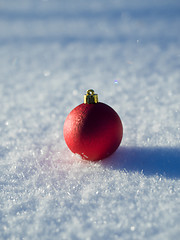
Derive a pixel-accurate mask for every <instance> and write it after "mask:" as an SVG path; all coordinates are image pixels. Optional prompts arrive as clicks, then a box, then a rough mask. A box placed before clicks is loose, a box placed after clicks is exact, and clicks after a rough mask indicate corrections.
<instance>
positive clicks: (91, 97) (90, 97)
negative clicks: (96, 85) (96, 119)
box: [84, 89, 98, 104]
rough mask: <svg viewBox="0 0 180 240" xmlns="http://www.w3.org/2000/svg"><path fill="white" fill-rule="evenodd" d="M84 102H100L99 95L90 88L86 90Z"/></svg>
mask: <svg viewBox="0 0 180 240" xmlns="http://www.w3.org/2000/svg"><path fill="white" fill-rule="evenodd" d="M84 103H85V104H91V103H98V95H97V94H94V90H93V89H89V90H87V91H86V94H85V95H84Z"/></svg>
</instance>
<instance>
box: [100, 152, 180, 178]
mask: <svg viewBox="0 0 180 240" xmlns="http://www.w3.org/2000/svg"><path fill="white" fill-rule="evenodd" d="M102 165H104V166H105V167H111V168H112V169H116V170H117V169H122V170H126V171H127V172H129V171H134V172H143V174H144V175H147V176H149V175H162V176H165V177H167V178H180V148H166V147H153V148H148V147H120V148H119V149H118V150H117V151H116V152H115V153H114V154H113V155H112V156H110V157H109V158H107V159H105V160H103V161H102Z"/></svg>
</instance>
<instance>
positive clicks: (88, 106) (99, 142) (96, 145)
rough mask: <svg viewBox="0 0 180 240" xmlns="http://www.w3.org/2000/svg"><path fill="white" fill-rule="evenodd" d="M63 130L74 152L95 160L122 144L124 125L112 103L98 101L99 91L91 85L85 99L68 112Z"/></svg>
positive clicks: (107, 154) (104, 156)
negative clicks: (96, 92) (110, 104)
mask: <svg viewBox="0 0 180 240" xmlns="http://www.w3.org/2000/svg"><path fill="white" fill-rule="evenodd" d="M63 133H64V139H65V142H66V144H67V146H68V147H69V149H70V150H71V151H72V152H73V153H77V154H79V155H80V156H81V157H82V158H83V159H87V160H93V161H95V160H100V159H103V158H106V157H108V156H109V155H111V154H112V153H113V152H114V151H115V150H116V149H117V148H118V147H119V145H120V143H121V140H122V135H123V126H122V122H121V119H120V118H119V116H118V114H117V113H116V112H115V111H114V110H113V109H112V108H111V107H110V106H108V105H106V104H104V103H101V102H98V95H97V94H94V90H92V89H90V90H87V94H86V95H84V103H82V104H80V105H79V106H77V107H76V108H74V109H73V110H72V111H71V112H70V113H69V115H68V116H67V118H66V120H65V123H64V129H63Z"/></svg>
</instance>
